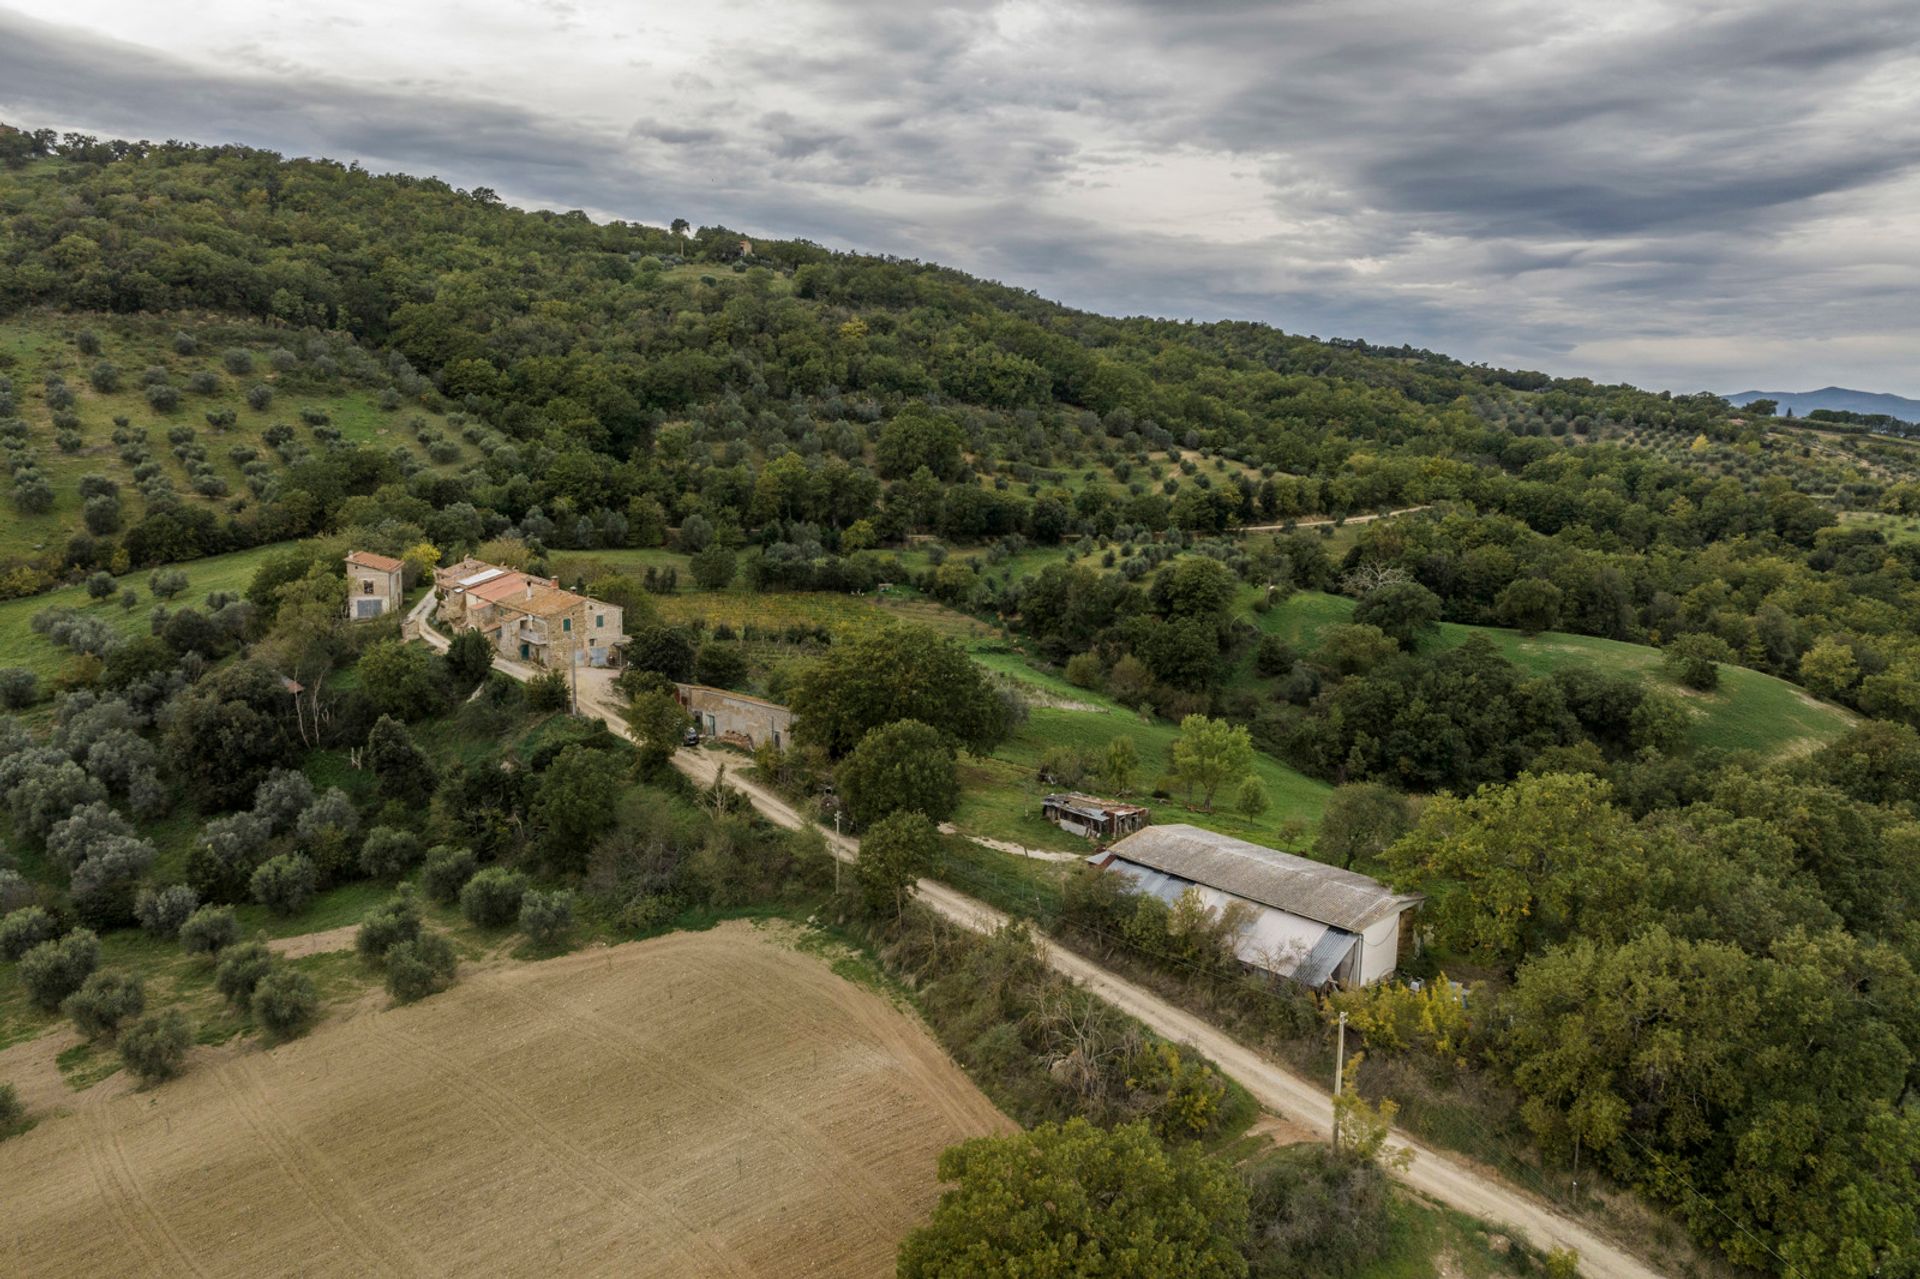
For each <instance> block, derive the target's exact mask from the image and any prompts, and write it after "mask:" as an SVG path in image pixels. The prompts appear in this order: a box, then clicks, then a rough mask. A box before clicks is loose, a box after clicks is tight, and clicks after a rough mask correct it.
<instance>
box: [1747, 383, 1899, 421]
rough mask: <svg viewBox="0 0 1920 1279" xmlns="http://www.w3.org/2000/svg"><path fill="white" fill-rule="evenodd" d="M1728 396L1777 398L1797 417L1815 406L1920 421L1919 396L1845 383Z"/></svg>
mask: <svg viewBox="0 0 1920 1279" xmlns="http://www.w3.org/2000/svg"><path fill="white" fill-rule="evenodd" d="M1727 399H1728V400H1730V401H1732V402H1733V403H1735V404H1742V405H1744V404H1746V403H1747V402H1748V401H1749V400H1778V401H1780V409H1779V412H1780V413H1781V415H1782V416H1785V415H1786V414H1787V413H1788V412H1789V411H1791V412H1792V414H1793V415H1794V416H1795V417H1805V416H1806V415H1807V414H1809V413H1811V412H1813V411H1814V410H1815V409H1838V410H1841V411H1842V412H1847V413H1869V414H1871V413H1885V414H1886V415H1887V416H1889V417H1897V418H1899V419H1900V420H1901V421H1903V422H1920V400H1909V399H1907V398H1906V397H1905V396H1903V395H1881V394H1878V393H1876V392H1873V391H1849V390H1848V389H1847V388H1846V387H1844V386H1823V387H1821V388H1820V389H1819V390H1817V391H1742V392H1740V394H1738V395H1729V396H1728V397H1727Z"/></svg>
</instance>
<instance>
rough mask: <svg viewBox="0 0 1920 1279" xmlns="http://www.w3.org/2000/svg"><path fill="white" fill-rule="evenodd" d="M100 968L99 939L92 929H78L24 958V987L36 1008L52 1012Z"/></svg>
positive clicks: (22, 978) (20, 970)
mask: <svg viewBox="0 0 1920 1279" xmlns="http://www.w3.org/2000/svg"><path fill="white" fill-rule="evenodd" d="M99 965H100V939H99V937H97V936H95V935H94V933H93V931H92V930H91V929H87V928H76V929H74V930H73V931H72V932H70V933H68V934H67V935H66V936H65V937H61V938H59V939H57V940H55V941H44V942H41V943H40V944H39V945H38V946H35V947H34V948H33V949H32V950H30V951H28V952H27V953H26V954H24V955H22V956H20V968H19V973H20V984H21V985H22V986H24V987H26V991H27V997H28V998H29V999H31V1000H33V1002H34V1004H35V1005H37V1006H38V1007H41V1008H44V1009H46V1010H47V1011H48V1012H52V1011H53V1010H54V1009H56V1008H58V1007H60V1002H61V1001H62V1000H64V999H65V998H66V997H67V996H68V995H71V994H73V993H74V992H75V991H77V990H79V989H80V987H81V986H82V985H83V984H84V983H85V982H86V980H87V978H88V977H90V976H91V975H92V974H93V970H94V969H95V968H97V967H99Z"/></svg>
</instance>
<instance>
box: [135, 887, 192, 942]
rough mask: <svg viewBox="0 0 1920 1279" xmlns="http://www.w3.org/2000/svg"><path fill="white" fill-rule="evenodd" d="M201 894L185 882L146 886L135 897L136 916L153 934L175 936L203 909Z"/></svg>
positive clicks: (167, 936)
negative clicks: (162, 885) (195, 912)
mask: <svg viewBox="0 0 1920 1279" xmlns="http://www.w3.org/2000/svg"><path fill="white" fill-rule="evenodd" d="M199 906H200V896H199V894H197V893H195V892H194V891H193V889H191V888H189V887H187V886H186V885H185V884H168V885H167V886H166V887H164V888H153V887H148V888H143V889H141V890H140V894H139V896H137V897H135V898H134V900H133V916H134V918H135V919H137V920H139V921H140V929H141V931H142V932H144V933H146V934H147V935H148V936H150V937H164V938H173V937H178V936H179V935H180V929H181V927H182V926H183V925H184V924H185V923H186V922H187V920H188V919H189V918H191V917H192V915H193V912H194V911H195V910H197V909H199Z"/></svg>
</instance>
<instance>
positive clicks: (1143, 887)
mask: <svg viewBox="0 0 1920 1279" xmlns="http://www.w3.org/2000/svg"><path fill="white" fill-rule="evenodd" d="M1087 861H1088V863H1089V864H1090V865H1094V866H1099V867H1102V868H1104V869H1106V870H1110V871H1112V872H1114V873H1115V874H1117V875H1124V876H1126V877H1127V878H1128V879H1129V880H1131V881H1133V888H1134V891H1135V892H1140V893H1146V894H1149V895H1150V896H1154V897H1158V898H1159V899H1160V900H1161V901H1163V902H1165V903H1167V905H1169V906H1171V905H1173V904H1174V903H1175V902H1177V901H1179V900H1180V898H1181V897H1182V896H1184V895H1185V894H1186V893H1188V892H1194V893H1198V894H1199V897H1200V901H1201V903H1202V904H1203V905H1205V906H1207V907H1209V908H1210V909H1212V910H1215V911H1220V912H1223V913H1224V912H1225V911H1226V910H1228V909H1229V908H1231V907H1232V906H1233V905H1234V904H1235V903H1236V902H1237V903H1239V904H1240V905H1242V906H1245V907H1247V908H1248V910H1250V911H1251V912H1252V914H1251V915H1250V916H1249V917H1248V918H1247V919H1246V920H1245V922H1244V923H1242V924H1241V927H1240V932H1239V934H1238V935H1237V936H1236V937H1235V938H1234V940H1233V951H1234V954H1236V955H1238V956H1239V957H1240V958H1241V959H1242V960H1244V961H1246V962H1247V963H1249V964H1251V965H1253V966H1254V967H1255V968H1264V969H1266V970H1267V971H1268V972H1270V973H1274V974H1277V975H1278V976H1281V977H1289V978H1292V979H1293V980H1294V981H1297V982H1301V983H1303V984H1304V985H1308V986H1321V985H1324V984H1325V983H1326V982H1327V981H1328V980H1329V979H1330V978H1331V977H1332V976H1333V972H1334V970H1335V969H1336V968H1338V967H1339V966H1340V964H1341V961H1343V960H1344V959H1346V957H1347V956H1348V955H1349V954H1351V953H1352V951H1353V947H1354V944H1355V942H1356V941H1357V938H1356V937H1355V935H1354V934H1352V933H1350V932H1348V931H1347V930H1346V929H1344V928H1335V927H1333V926H1332V925H1330V924H1323V923H1321V922H1319V921H1318V920H1312V919H1307V918H1305V917H1304V916H1301V915H1296V914H1294V913H1293V912H1292V911H1286V910H1281V909H1279V908H1278V907H1275V906H1266V905H1262V904H1260V903H1258V902H1251V901H1248V900H1247V899H1246V898H1244V897H1240V896H1238V895H1236V894H1233V893H1226V892H1222V891H1221V890H1220V889H1218V888H1210V887H1208V886H1207V885H1205V884H1196V883H1194V882H1193V881H1192V880H1189V879H1182V878H1181V877H1180V876H1178V875H1169V874H1167V873H1166V872H1165V871H1159V870H1154V869H1152V868H1151V867H1148V866H1142V865H1140V864H1138V863H1137V862H1130V861H1127V860H1126V859H1125V858H1122V857H1116V856H1114V855H1113V854H1112V853H1111V852H1106V853H1096V854H1094V855H1093V856H1092V857H1089V858H1088V859H1087Z"/></svg>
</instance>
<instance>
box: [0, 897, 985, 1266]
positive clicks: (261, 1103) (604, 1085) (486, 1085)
mask: <svg viewBox="0 0 1920 1279" xmlns="http://www.w3.org/2000/svg"><path fill="white" fill-rule="evenodd" d="M75 1100H76V1102H78V1103H79V1109H78V1110H77V1112H76V1113H73V1114H69V1115H62V1116H58V1117H54V1118H49V1119H47V1120H45V1121H44V1122H42V1123H41V1124H40V1125H39V1126H38V1127H36V1128H35V1129H33V1130H32V1131H31V1132H29V1133H27V1134H25V1135H24V1136H21V1137H18V1138H15V1139H13V1140H11V1141H8V1142H5V1143H4V1144H0V1272H5V1273H12V1274H22V1275H35V1276H66V1275H73V1276H78V1275H134V1274H197V1275H279V1274H336V1275H366V1274H445V1275H463V1276H464V1275H526V1274H553V1275H563V1274H621V1275H662V1276H666V1275H671V1276H701V1275H737V1276H761V1275H861V1276H865V1275H874V1276H878V1275H887V1274H891V1273H892V1272H893V1256H894V1250H895V1248H896V1246H897V1245H898V1243H899V1241H900V1238H901V1236H903V1235H904V1234H905V1233H906V1232H907V1231H908V1230H909V1229H911V1228H912V1227H913V1226H915V1225H917V1224H918V1223H920V1222H921V1221H923V1220H924V1219H925V1217H926V1215H927V1213H928V1211H929V1210H930V1209H931V1208H932V1206H933V1202H934V1200H935V1198H936V1197H937V1194H938V1188H937V1185H936V1183H935V1180H934V1161H935V1158H936V1156H937V1155H938V1154H939V1152H940V1151H941V1150H942V1149H943V1148H944V1147H946V1146H948V1145H950V1144H952V1143H953V1142H955V1141H959V1140H961V1139H963V1138H966V1137H970V1136H977V1135H980V1134H983V1133H990V1132H999V1131H1010V1130H1011V1128H1012V1125H1011V1123H1010V1122H1009V1121H1008V1120H1007V1119H1006V1118H1005V1117H1004V1116H1002V1115H1001V1114H1000V1113H999V1112H998V1111H996V1110H995V1109H994V1108H993V1106H992V1104H991V1103H989V1102H988V1101H987V1099H986V1098H985V1097H984V1096H982V1095H981V1094H980V1092H979V1091H978V1090H977V1089H975V1088H974V1087H973V1085H972V1084H971V1083H970V1082H969V1081H968V1079H967V1078H966V1076H965V1075H964V1074H962V1073H961V1072H960V1070H959V1069H958V1068H957V1067H956V1066H954V1065H953V1063H952V1062H951V1061H949V1060H948V1059H947V1058H946V1057H945V1056H944V1055H943V1054H942V1053H941V1051H940V1049H939V1048H938V1046H937V1045H935V1044H934V1042H933V1041H932V1039H930V1038H929V1037H928V1035H927V1034H926V1033H925V1031H924V1030H923V1029H922V1028H921V1027H920V1026H918V1025H917V1024H916V1023H915V1022H914V1021H913V1020H912V1019H910V1018H909V1017H907V1016H904V1015H903V1014H901V1013H900V1012H899V1011H898V1010H896V1009H895V1008H893V1007H892V1006H890V1005H889V1004H888V1003H887V1001H886V1000H885V999H883V998H881V997H880V996H878V995H875V994H873V993H871V992H869V991H867V990H864V989H862V988H860V987H858V986H855V985H853V984H851V983H848V982H846V981H843V980H841V979H840V978H838V977H836V976H834V974H833V973H832V972H831V971H830V970H829V969H828V968H827V966H826V965H825V964H824V963H822V962H821V961H820V960H818V959H816V958H814V957H812V956H809V955H805V954H801V953H798V952H796V951H793V950H790V949H787V948H785V947H783V946H781V945H779V944H777V943H776V942H773V941H770V940H768V939H767V938H765V937H763V936H761V935H759V934H757V933H756V932H755V931H754V930H752V929H750V928H748V927H746V926H744V925H729V926H725V927H722V928H717V929H715V930H713V931H711V932H706V933H688V934H676V935H672V936H668V937H662V938H658V939H656V940H653V941H647V942H640V943H636V944H632V945H627V946H618V947H614V948H612V949H600V950H593V951H587V952H583V953H580V954H576V955H570V956H567V957H566V958H563V959H557V960H551V961H548V962H545V963H540V964H529V965H517V966H512V967H506V968H502V969H497V970H493V971H490V972H485V973H481V974H478V975H475V976H472V977H467V978H465V979H463V981H462V983H461V984H460V985H457V986H455V987H454V988H453V989H452V990H450V991H448V992H447V993H445V994H443V995H437V996H435V997H433V998H432V999H429V1000H426V1001H425V1002H423V1003H421V1004H417V1005H415V1006H412V1007H409V1008H400V1009H394V1010H392V1011H387V1012H380V1013H374V1014H367V1015H361V1016H356V1017H353V1018H351V1019H348V1020H346V1021H345V1022H341V1023H337V1024H333V1025H323V1026H322V1027H321V1028H320V1029H319V1030H317V1031H315V1032H314V1033H313V1034H312V1035H311V1036H309V1037H308V1038H306V1039H304V1040H300V1041H297V1042H295V1043H291V1044H287V1045H285V1046H283V1047H280V1048H277V1049H274V1050H273V1051H271V1052H261V1051H246V1052H243V1053H241V1054H239V1055H238V1056H233V1057H228V1058H226V1059H224V1060H220V1061H218V1062H213V1061H209V1062H204V1063H201V1064H200V1065H199V1066H198V1068H197V1069H195V1070H193V1071H192V1072H190V1073H189V1074H187V1075H185V1076H184V1077H182V1078H180V1079H178V1080H175V1081H173V1082H171V1083H168V1084H166V1085H163V1086H162V1087H160V1088H158V1089H155V1090H153V1091H151V1092H145V1093H124V1094H122V1095H120V1096H117V1097H113V1098H111V1099H107V1100H103V1101H101V1102H98V1103H95V1104H87V1103H86V1101H85V1095H84V1094H82V1095H81V1096H80V1097H77V1098H75Z"/></svg>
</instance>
